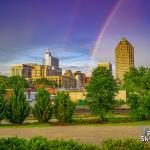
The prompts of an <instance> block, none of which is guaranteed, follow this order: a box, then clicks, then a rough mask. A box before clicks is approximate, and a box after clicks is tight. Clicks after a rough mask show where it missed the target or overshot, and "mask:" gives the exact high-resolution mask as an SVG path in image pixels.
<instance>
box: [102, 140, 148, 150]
mask: <svg viewBox="0 0 150 150" xmlns="http://www.w3.org/2000/svg"><path fill="white" fill-rule="evenodd" d="M102 149H104V150H149V149H150V145H149V144H147V143H142V142H140V141H139V140H135V139H124V140H112V139H108V140H106V141H104V142H103V143H102Z"/></svg>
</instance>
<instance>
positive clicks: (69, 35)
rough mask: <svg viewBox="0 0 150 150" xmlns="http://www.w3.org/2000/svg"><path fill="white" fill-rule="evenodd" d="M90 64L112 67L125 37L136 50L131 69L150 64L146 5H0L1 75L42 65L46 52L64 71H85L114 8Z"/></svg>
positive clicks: (95, 0)
mask: <svg viewBox="0 0 150 150" xmlns="http://www.w3.org/2000/svg"><path fill="white" fill-rule="evenodd" d="M119 1H122V4H121V5H120V7H119V8H118V10H117V11H116V13H115V14H114V15H113V17H112V19H111V21H110V22H109V24H108V26H107V28H106V31H105V33H104V35H103V37H102V40H101V43H100V44H99V48H98V52H97V54H96V57H95V58H94V63H95V64H96V63H98V62H103V61H110V62H111V63H112V64H114V63H115V58H114V56H115V53H114V52H115V47H116V45H117V44H118V42H119V41H120V40H121V38H122V37H126V38H127V39H128V40H129V41H130V42H131V43H132V45H133V46H134V48H135V64H136V66H142V65H143V66H149V65H150V59H149V55H150V28H149V27H150V15H149V10H150V1H149V0H134V1H133V0H21V1H20V0H13V1H11V0H2V1H1V2H0V72H2V73H3V74H7V73H8V72H9V69H10V66H11V65H12V64H14V63H29V62H37V63H41V62H42V57H43V55H44V51H45V49H46V48H50V50H51V52H52V55H53V56H55V57H58V58H59V59H60V65H61V67H63V69H73V70H82V71H84V72H88V69H89V62H90V59H91V54H92V49H93V47H94V44H95V42H96V39H97V37H98V35H99V34H100V32H99V31H100V30H101V28H103V26H104V23H105V21H106V20H107V18H108V16H109V14H110V13H111V12H112V10H113V8H114V7H115V5H116V4H117V3H118V2H119Z"/></svg>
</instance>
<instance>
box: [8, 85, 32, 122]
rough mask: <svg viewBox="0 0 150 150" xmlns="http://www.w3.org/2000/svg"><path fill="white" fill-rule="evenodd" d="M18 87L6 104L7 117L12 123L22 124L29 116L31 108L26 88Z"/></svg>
mask: <svg viewBox="0 0 150 150" xmlns="http://www.w3.org/2000/svg"><path fill="white" fill-rule="evenodd" d="M18 85H19V86H18ZM18 85H17V86H16V87H14V88H13V94H12V96H11V97H10V99H9V100H8V102H7V104H6V117H7V119H8V120H9V121H10V122H12V123H16V124H21V123H22V122H23V121H24V120H25V118H26V117H27V116H28V115H29V111H30V107H29V103H28V101H27V100H26V96H25V95H24V88H23V87H22V86H21V85H20V84H19V83H18Z"/></svg>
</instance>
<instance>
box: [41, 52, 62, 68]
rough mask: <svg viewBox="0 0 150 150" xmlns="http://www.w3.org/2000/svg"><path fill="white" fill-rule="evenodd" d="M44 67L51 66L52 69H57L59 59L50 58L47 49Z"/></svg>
mask: <svg viewBox="0 0 150 150" xmlns="http://www.w3.org/2000/svg"><path fill="white" fill-rule="evenodd" d="M44 65H47V66H51V67H52V68H53V69H56V68H59V59H57V58H55V57H52V55H51V53H50V51H49V49H47V50H46V52H45V54H44Z"/></svg>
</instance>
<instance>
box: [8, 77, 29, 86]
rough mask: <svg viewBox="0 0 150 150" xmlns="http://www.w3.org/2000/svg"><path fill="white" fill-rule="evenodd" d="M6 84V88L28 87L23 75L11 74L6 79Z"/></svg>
mask: <svg viewBox="0 0 150 150" xmlns="http://www.w3.org/2000/svg"><path fill="white" fill-rule="evenodd" d="M6 86H7V88H15V87H17V86H18V87H21V88H27V87H29V84H28V82H27V81H26V80H25V78H23V77H20V76H12V77H9V78H8V79H7V81H6Z"/></svg>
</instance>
